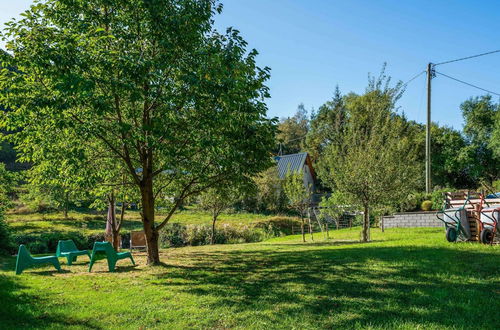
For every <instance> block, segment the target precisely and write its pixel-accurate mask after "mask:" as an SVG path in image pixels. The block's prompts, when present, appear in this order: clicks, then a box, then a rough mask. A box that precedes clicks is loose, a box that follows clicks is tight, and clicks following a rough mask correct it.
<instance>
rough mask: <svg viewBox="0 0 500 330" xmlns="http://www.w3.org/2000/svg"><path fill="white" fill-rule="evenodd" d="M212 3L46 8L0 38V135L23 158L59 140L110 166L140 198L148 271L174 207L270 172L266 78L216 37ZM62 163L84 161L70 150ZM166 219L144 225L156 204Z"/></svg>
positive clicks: (89, 0) (248, 54) (99, 1)
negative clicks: (3, 132)
mask: <svg viewBox="0 0 500 330" xmlns="http://www.w3.org/2000/svg"><path fill="white" fill-rule="evenodd" d="M221 10H222V6H221V5H220V4H219V3H218V1H216V0H149V1H146V0H126V1H125V0H47V1H42V2H38V3H36V4H35V5H34V6H32V7H31V9H29V10H28V11H26V12H25V13H24V14H22V18H21V19H20V20H18V21H12V22H10V23H8V24H7V28H6V29H5V30H4V32H3V34H2V36H3V39H4V40H5V41H6V45H7V50H8V52H9V53H10V55H5V54H4V55H3V58H2V60H3V61H4V62H6V63H7V65H8V66H11V67H15V68H17V69H18V71H16V72H13V71H7V70H3V71H2V76H1V90H2V97H1V100H0V103H2V104H5V105H6V106H8V107H9V108H10V109H12V111H10V112H8V113H7V114H6V115H5V116H4V118H3V126H4V127H6V128H8V129H12V128H21V129H22V130H21V131H20V132H19V133H17V134H15V138H16V142H17V144H18V146H19V150H20V151H21V152H22V153H25V154H27V153H29V152H30V150H31V149H32V148H34V147H38V145H39V144H44V143H46V140H47V139H46V138H45V137H43V135H50V136H53V137H55V138H54V141H55V144H54V145H51V147H50V148H45V152H47V153H51V152H52V151H53V150H56V151H57V150H61V149H62V148H64V146H63V145H59V144H56V143H59V142H61V141H62V140H63V139H62V138H59V137H60V136H62V135H64V134H65V132H71V134H70V136H71V137H72V139H74V143H75V144H77V145H82V146H83V145H88V146H89V148H86V150H90V149H92V148H95V150H97V151H99V153H101V155H100V157H105V158H107V159H110V160H111V161H113V162H115V163H116V164H120V165H119V166H120V167H123V168H125V169H126V170H127V178H128V181H129V182H130V183H131V184H133V185H134V186H135V187H136V189H137V191H138V193H139V194H140V201H141V208H142V212H141V215H142V222H143V225H144V231H145V233H146V238H147V248H148V263H150V264H156V263H159V262H160V256H159V251H158V236H159V231H160V230H161V229H162V228H163V227H164V226H165V225H166V224H167V222H168V221H169V219H170V217H171V216H172V214H173V213H174V212H175V211H176V209H177V208H178V207H179V206H180V205H181V204H182V202H183V201H184V200H185V199H186V198H188V197H190V196H193V195H195V194H198V193H200V192H201V191H203V190H205V189H208V188H210V187H212V186H215V185H218V184H221V183H222V182H224V181H226V180H228V179H229V178H231V177H232V176H238V177H240V176H248V175H253V174H254V173H257V172H259V171H262V170H264V169H265V168H266V167H268V166H269V162H270V159H269V155H268V150H270V149H271V148H272V145H273V141H274V140H273V139H274V133H275V132H274V130H275V123H274V121H273V120H268V119H267V118H266V111H267V107H266V104H265V98H267V97H268V96H269V94H268V88H267V87H266V86H265V82H266V80H267V79H268V78H269V70H268V69H267V68H266V69H260V68H259V67H257V65H256V62H255V58H256V56H257V52H256V51H255V50H251V51H247V49H246V46H247V43H246V42H245V41H244V40H243V39H242V38H241V37H240V35H239V34H238V32H237V31H236V30H233V29H228V31H227V33H225V34H220V33H218V32H217V31H216V30H215V29H214V28H213V24H214V15H215V14H216V13H219V12H220V11H221ZM62 157H63V158H64V159H71V160H75V159H76V160H78V159H80V160H82V159H84V160H87V159H86V156H84V154H82V153H81V151H80V150H79V148H74V149H73V148H68V149H67V150H65V152H64V153H62ZM161 195H163V196H169V198H163V199H162V200H163V201H165V205H166V207H168V212H167V216H166V217H165V218H164V219H162V220H161V221H159V223H158V222H157V221H156V218H155V207H156V206H157V204H158V198H159V197H160V196H161Z"/></svg>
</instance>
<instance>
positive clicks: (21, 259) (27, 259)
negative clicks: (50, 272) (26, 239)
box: [16, 244, 61, 275]
mask: <svg viewBox="0 0 500 330" xmlns="http://www.w3.org/2000/svg"><path fill="white" fill-rule="evenodd" d="M42 264H52V265H54V267H55V268H56V269H57V270H58V271H60V270H61V265H60V264H59V259H57V257H56V256H48V257H38V258H35V257H32V256H31V254H30V252H29V251H28V249H27V248H26V246H24V245H22V244H21V245H19V251H18V252H17V261H16V275H20V274H21V273H22V272H23V270H25V269H26V268H29V267H33V266H34V265H42Z"/></svg>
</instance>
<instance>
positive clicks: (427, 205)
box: [420, 200, 433, 212]
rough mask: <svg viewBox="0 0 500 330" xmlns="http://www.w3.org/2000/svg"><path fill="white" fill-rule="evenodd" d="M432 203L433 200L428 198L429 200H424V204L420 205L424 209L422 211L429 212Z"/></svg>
mask: <svg viewBox="0 0 500 330" xmlns="http://www.w3.org/2000/svg"><path fill="white" fill-rule="evenodd" d="M432 205H433V203H432V201H429V200H427V201H423V202H422V205H420V208H421V209H422V211H427V212H428V211H431V210H432Z"/></svg>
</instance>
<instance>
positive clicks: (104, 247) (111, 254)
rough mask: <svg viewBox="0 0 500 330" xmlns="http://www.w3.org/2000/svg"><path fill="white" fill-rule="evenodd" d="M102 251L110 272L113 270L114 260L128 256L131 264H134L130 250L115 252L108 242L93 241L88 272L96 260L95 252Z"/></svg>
mask: <svg viewBox="0 0 500 330" xmlns="http://www.w3.org/2000/svg"><path fill="white" fill-rule="evenodd" d="M97 253H104V254H106V259H108V269H109V271H110V272H113V271H114V270H115V266H116V262H117V261H118V260H121V259H126V258H130V261H132V264H133V265H134V266H135V262H134V259H133V258H132V254H131V253H130V252H116V251H115V249H113V246H111V243H109V242H95V243H94V248H93V249H92V256H91V257H90V265H89V272H90V271H91V270H92V266H93V265H94V263H95V261H96V254H97Z"/></svg>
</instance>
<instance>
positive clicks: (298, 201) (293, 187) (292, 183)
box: [283, 172, 313, 242]
mask: <svg viewBox="0 0 500 330" xmlns="http://www.w3.org/2000/svg"><path fill="white" fill-rule="evenodd" d="M283 190H284V191H285V194H286V196H287V197H288V202H289V206H290V208H292V209H293V210H295V211H297V213H299V215H300V220H301V231H302V241H303V242H305V241H306V236H305V232H304V221H305V220H304V219H305V217H306V216H307V214H308V210H309V207H310V204H311V196H312V189H311V187H306V186H305V184H304V177H303V175H302V173H300V172H292V173H290V172H289V173H288V174H287V176H286V178H285V180H284V182H283ZM308 220H309V233H310V234H311V239H313V234H312V228H311V219H310V217H308Z"/></svg>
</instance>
